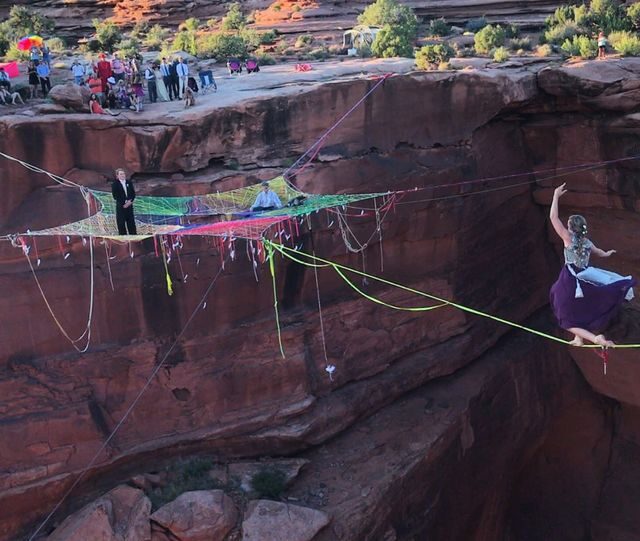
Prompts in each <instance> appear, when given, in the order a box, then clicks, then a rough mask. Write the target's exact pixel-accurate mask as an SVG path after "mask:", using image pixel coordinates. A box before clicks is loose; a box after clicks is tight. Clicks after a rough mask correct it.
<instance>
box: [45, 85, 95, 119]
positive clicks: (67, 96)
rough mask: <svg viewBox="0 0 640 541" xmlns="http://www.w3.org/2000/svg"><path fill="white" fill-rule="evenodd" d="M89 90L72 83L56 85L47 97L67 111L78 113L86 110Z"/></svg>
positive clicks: (89, 94)
mask: <svg viewBox="0 0 640 541" xmlns="http://www.w3.org/2000/svg"><path fill="white" fill-rule="evenodd" d="M90 96H91V92H90V91H89V89H88V88H87V87H86V86H78V85H75V84H73V83H67V84H64V85H56V86H54V87H53V88H52V89H51V91H50V92H49V97H50V98H51V100H52V101H53V103H54V104H56V105H62V106H63V107H64V108H65V109H67V110H69V111H75V112H79V113H84V112H87V111H88V110H89V109H88V104H89V97H90Z"/></svg>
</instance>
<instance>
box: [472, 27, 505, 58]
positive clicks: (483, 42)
mask: <svg viewBox="0 0 640 541" xmlns="http://www.w3.org/2000/svg"><path fill="white" fill-rule="evenodd" d="M505 39H506V33H505V31H504V29H503V28H502V27H501V26H500V25H497V26H493V25H488V26H485V27H484V28H483V29H482V30H480V31H479V32H478V33H476V35H475V36H474V38H473V42H474V45H475V49H476V51H478V52H479V53H484V54H487V53H489V52H490V51H491V50H493V49H495V48H496V47H501V46H502V45H504V42H505Z"/></svg>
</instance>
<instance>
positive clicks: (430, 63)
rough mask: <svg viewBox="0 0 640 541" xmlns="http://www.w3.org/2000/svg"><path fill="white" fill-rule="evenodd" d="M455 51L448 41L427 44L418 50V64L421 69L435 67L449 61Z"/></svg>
mask: <svg viewBox="0 0 640 541" xmlns="http://www.w3.org/2000/svg"><path fill="white" fill-rule="evenodd" d="M454 54H455V51H454V50H453V49H452V48H451V47H449V45H447V44H446V43H441V44H438V45H425V46H424V47H422V48H421V49H420V50H418V51H417V52H416V66H417V67H418V69H421V70H429V69H433V68H434V67H435V66H437V65H438V64H440V63H444V62H448V61H449V59H450V58H451V57H453V55H454Z"/></svg>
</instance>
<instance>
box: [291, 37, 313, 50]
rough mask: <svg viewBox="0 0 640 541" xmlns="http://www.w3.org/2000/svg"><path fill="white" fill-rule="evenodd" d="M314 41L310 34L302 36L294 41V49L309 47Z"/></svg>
mask: <svg viewBox="0 0 640 541" xmlns="http://www.w3.org/2000/svg"><path fill="white" fill-rule="evenodd" d="M314 39H315V38H314V37H313V36H312V35H311V34H302V35H301V36H298V38H297V39H296V43H295V47H296V49H302V47H305V46H306V45H311V44H312V43H313V41H314Z"/></svg>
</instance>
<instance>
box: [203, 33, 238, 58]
mask: <svg viewBox="0 0 640 541" xmlns="http://www.w3.org/2000/svg"><path fill="white" fill-rule="evenodd" d="M197 52H198V56H201V57H203V58H216V59H218V60H226V59H227V58H232V57H244V56H246V54H247V45H246V43H245V41H244V39H242V37H241V36H237V35H235V34H227V33H225V32H215V33H213V34H209V35H208V36H205V37H204V38H203V39H201V40H199V42H198V51H197Z"/></svg>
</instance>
